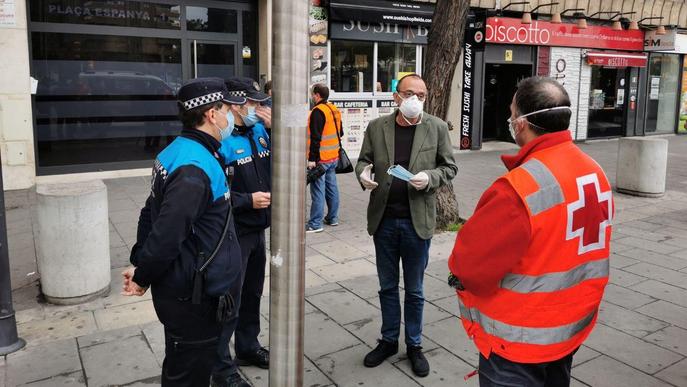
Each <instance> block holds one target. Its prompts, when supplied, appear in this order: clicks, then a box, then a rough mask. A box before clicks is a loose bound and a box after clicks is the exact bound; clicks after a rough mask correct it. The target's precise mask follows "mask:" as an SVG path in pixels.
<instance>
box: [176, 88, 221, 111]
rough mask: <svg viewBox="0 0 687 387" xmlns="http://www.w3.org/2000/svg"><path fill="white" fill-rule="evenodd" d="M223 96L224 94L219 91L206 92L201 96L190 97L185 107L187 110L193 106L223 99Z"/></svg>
mask: <svg viewBox="0 0 687 387" xmlns="http://www.w3.org/2000/svg"><path fill="white" fill-rule="evenodd" d="M222 97H223V95H222V93H221V92H219V91H218V92H216V93H211V94H205V95H202V96H200V97H196V98H193V99H189V100H188V101H186V102H184V108H185V109H186V110H191V109H193V108H197V107H198V106H203V105H207V104H209V103H213V102H217V101H221V100H222Z"/></svg>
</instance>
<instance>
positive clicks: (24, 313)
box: [14, 305, 45, 324]
mask: <svg viewBox="0 0 687 387" xmlns="http://www.w3.org/2000/svg"><path fill="white" fill-rule="evenodd" d="M14 317H15V319H16V321H17V324H24V323H27V322H29V321H34V320H43V319H44V318H45V310H44V309H43V305H38V306H36V307H35V308H31V309H24V310H20V311H16V312H15V313H14Z"/></svg>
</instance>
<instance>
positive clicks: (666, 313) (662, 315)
mask: <svg viewBox="0 0 687 387" xmlns="http://www.w3.org/2000/svg"><path fill="white" fill-rule="evenodd" d="M636 311H637V312H640V313H643V314H645V315H647V316H651V317H653V318H657V319H659V320H663V321H665V322H668V323H671V324H673V325H677V326H679V327H681V328H685V329H687V308H684V307H682V306H679V305H675V304H671V303H669V302H666V301H662V300H659V301H656V302H652V303H651V304H647V305H644V306H642V307H641V308H638V309H636Z"/></svg>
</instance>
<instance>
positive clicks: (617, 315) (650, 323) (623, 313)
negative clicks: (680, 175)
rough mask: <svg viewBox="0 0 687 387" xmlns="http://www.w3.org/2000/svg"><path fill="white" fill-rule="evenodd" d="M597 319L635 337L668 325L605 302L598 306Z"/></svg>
mask: <svg viewBox="0 0 687 387" xmlns="http://www.w3.org/2000/svg"><path fill="white" fill-rule="evenodd" d="M598 321H599V322H600V323H603V324H606V325H608V326H611V327H613V328H615V329H618V330H620V331H623V332H625V333H629V334H631V335H632V336H635V337H644V336H646V335H648V334H650V333H653V332H656V331H658V330H660V329H663V328H665V327H666V326H668V324H667V323H665V322H663V321H659V320H656V319H653V318H651V317H648V316H645V315H643V314H641V313H637V312H633V311H631V310H627V309H625V308H623V307H621V306H617V305H614V304H609V303H607V302H602V303H601V306H600V307H599V318H598Z"/></svg>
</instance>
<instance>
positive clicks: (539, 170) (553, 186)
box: [522, 159, 565, 216]
mask: <svg viewBox="0 0 687 387" xmlns="http://www.w3.org/2000/svg"><path fill="white" fill-rule="evenodd" d="M522 168H523V169H524V170H526V171H527V172H528V173H529V174H530V175H531V176H532V178H533V179H534V181H535V182H536V183H537V185H538V186H539V190H537V192H534V193H533V194H530V195H528V196H527V206H528V207H529V208H530V212H531V213H532V215H533V216H534V215H537V214H540V213H542V212H544V211H546V210H548V209H550V208H553V207H555V206H556V205H558V204H561V203H563V202H564V200H565V199H564V198H563V191H562V190H561V186H560V185H559V184H558V181H557V180H556V178H555V177H554V176H553V174H552V173H551V171H550V170H549V168H547V167H546V165H544V163H542V162H541V161H539V160H537V159H531V160H529V161H528V162H526V163H525V164H523V165H522Z"/></svg>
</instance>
